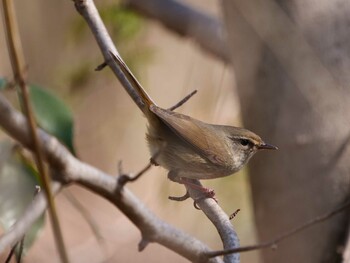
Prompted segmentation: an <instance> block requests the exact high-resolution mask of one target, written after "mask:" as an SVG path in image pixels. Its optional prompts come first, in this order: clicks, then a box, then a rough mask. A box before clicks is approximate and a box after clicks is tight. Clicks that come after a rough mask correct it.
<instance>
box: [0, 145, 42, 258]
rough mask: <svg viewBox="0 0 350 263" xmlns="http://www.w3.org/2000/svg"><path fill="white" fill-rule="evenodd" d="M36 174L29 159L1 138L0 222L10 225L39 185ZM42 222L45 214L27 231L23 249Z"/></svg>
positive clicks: (28, 202) (7, 227) (31, 198)
mask: <svg viewBox="0 0 350 263" xmlns="http://www.w3.org/2000/svg"><path fill="white" fill-rule="evenodd" d="M39 184H40V181H39V176H38V173H37V172H36V171H35V169H34V167H33V166H32V165H31V163H30V162H29V161H27V160H25V159H24V158H23V156H22V155H20V154H19V151H18V150H16V147H15V145H14V143H12V142H10V141H9V140H5V141H2V142H0V192H1V195H0V224H1V226H2V227H3V228H4V229H9V228H10V227H11V226H12V225H13V224H14V223H15V222H16V220H17V219H18V218H19V217H21V216H22V215H23V213H24V211H25V210H26V209H27V207H28V206H29V205H30V203H31V201H32V200H33V198H34V194H35V192H36V185H39ZM43 226H44V214H43V215H42V216H41V217H40V218H39V219H38V220H37V221H36V222H35V223H34V224H33V225H32V227H31V228H30V229H29V231H27V232H26V235H25V239H24V253H25V252H26V251H27V250H28V249H29V248H30V246H31V245H32V244H33V242H34V241H35V239H36V238H37V237H38V235H39V233H40V231H41V229H42V228H43Z"/></svg>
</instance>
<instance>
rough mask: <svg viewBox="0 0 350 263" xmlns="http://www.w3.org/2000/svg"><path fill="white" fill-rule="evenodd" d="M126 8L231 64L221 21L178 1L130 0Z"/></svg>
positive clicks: (127, 0) (127, 1)
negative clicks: (154, 21)
mask: <svg viewBox="0 0 350 263" xmlns="http://www.w3.org/2000/svg"><path fill="white" fill-rule="evenodd" d="M126 5H127V6H128V7H130V8H132V9H134V10H136V11H137V12H139V13H140V14H142V15H145V16H147V17H150V18H152V19H155V20H157V21H159V22H160V23H162V24H163V25H164V26H165V27H167V28H169V29H170V30H172V31H174V32H176V33H178V34H179V35H181V36H187V37H190V38H192V39H193V40H194V41H195V42H196V43H197V44H198V45H199V46H200V47H201V48H203V50H205V51H208V52H209V53H211V54H213V55H215V56H216V57H218V58H220V59H222V60H223V61H225V62H228V63H230V60H229V52H228V47H227V37H226V30H225V28H224V24H223V23H222V22H221V20H219V19H218V18H216V17H212V16H210V15H208V14H205V13H204V12H202V11H199V10H197V9H195V8H193V7H190V6H188V5H186V4H183V3H181V2H179V1H176V0H147V1H144V0H126Z"/></svg>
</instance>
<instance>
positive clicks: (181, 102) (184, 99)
mask: <svg viewBox="0 0 350 263" xmlns="http://www.w3.org/2000/svg"><path fill="white" fill-rule="evenodd" d="M196 93H197V90H194V91H192V92H191V93H190V94H188V95H187V96H186V97H185V98H183V99H182V100H180V101H179V102H178V103H176V104H175V105H174V106H172V107H170V108H168V110H171V111H173V110H175V109H177V108H179V107H181V106H182V105H183V104H184V103H186V102H187V101H188V100H189V99H190V98H192V96H193V95H195V94H196Z"/></svg>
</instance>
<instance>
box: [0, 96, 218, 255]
mask: <svg viewBox="0 0 350 263" xmlns="http://www.w3.org/2000/svg"><path fill="white" fill-rule="evenodd" d="M0 125H1V126H2V127H3V128H4V130H5V131H6V132H7V133H8V134H9V135H11V136H12V137H13V138H14V139H16V140H17V141H19V142H20V143H22V144H23V145H24V146H26V147H27V148H29V149H31V150H33V146H32V143H31V140H30V134H29V132H28V128H27V121H26V119H25V118H24V117H23V115H22V114H21V113H19V112H17V111H16V110H15V109H14V108H12V106H11V105H10V104H9V103H8V102H7V101H6V99H5V98H4V97H3V96H2V95H0ZM39 140H40V141H41V143H42V146H43V151H44V153H45V156H47V158H48V162H49V163H50V165H51V167H52V168H53V169H55V170H56V171H58V173H59V174H60V175H63V176H64V177H63V178H62V176H61V179H64V183H69V182H75V183H78V184H80V185H83V186H85V187H86V188H88V189H90V190H92V191H94V192H96V193H98V194H99V195H100V196H103V197H105V198H106V199H108V200H109V201H110V202H112V203H113V204H115V205H116V206H117V207H118V208H119V209H120V210H121V211H122V212H123V213H124V214H125V215H126V216H127V217H128V218H129V219H130V221H131V222H133V223H134V224H135V226H136V227H137V228H139V229H140V231H141V234H142V237H143V239H144V240H147V241H149V242H156V243H159V244H161V245H163V246H165V247H167V248H169V249H171V250H173V251H174V252H176V253H178V254H180V255H182V256H184V257H186V258H187V259H189V260H191V261H193V262H206V261H207V257H206V253H207V252H208V251H209V248H208V247H207V246H206V245H204V244H203V243H202V242H200V241H199V240H197V239H195V238H193V237H191V236H189V235H188V234H186V233H184V232H182V231H181V230H179V229H176V228H174V227H173V226H171V225H169V224H167V223H165V222H163V221H161V220H160V219H159V218H157V217H156V216H155V215H154V214H153V213H152V212H151V211H150V210H148V208H146V207H145V206H144V204H143V203H142V202H141V201H140V200H139V199H137V197H136V196H134V195H133V194H132V193H131V192H130V191H129V190H128V189H127V188H125V187H124V188H121V187H119V185H118V183H117V182H118V180H117V179H116V178H115V177H114V176H111V175H108V174H105V173H103V172H102V171H100V170H98V169H96V168H94V167H92V166H90V165H88V164H85V163H83V162H81V161H80V160H78V159H76V158H75V157H74V156H73V155H72V154H71V153H70V152H69V151H68V150H67V149H66V148H65V147H64V146H62V145H61V144H60V143H59V142H58V141H57V139H56V138H54V137H52V136H50V135H48V134H47V133H45V132H43V131H41V130H40V131H39ZM59 188H60V185H57V186H56V187H55V189H54V190H55V191H54V192H55V193H57V192H58V190H59ZM45 208H46V201H45V199H44V197H43V195H42V194H41V193H40V194H39V195H38V197H37V198H35V201H34V204H32V205H31V206H30V207H29V208H28V209H27V212H26V213H25V214H24V216H23V217H22V218H21V219H20V220H18V222H17V223H16V224H15V225H14V226H13V227H12V228H11V229H10V230H9V231H8V232H7V233H5V234H4V235H2V236H1V237H0V253H1V252H2V251H3V250H4V249H5V248H6V247H8V246H10V245H13V244H14V243H15V242H16V241H18V240H19V239H20V238H21V237H22V236H23V234H24V233H25V232H26V231H27V230H28V229H29V227H30V226H31V224H32V223H33V222H34V221H35V219H37V218H38V217H39V216H40V215H41V214H42V213H43V211H44V209H45ZM208 262H221V260H220V259H219V258H215V259H210V260H208Z"/></svg>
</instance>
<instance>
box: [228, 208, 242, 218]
mask: <svg viewBox="0 0 350 263" xmlns="http://www.w3.org/2000/svg"><path fill="white" fill-rule="evenodd" d="M239 211H241V209H237V210H236V211H234V212H233V213H232V214H231V215H230V217H229V219H230V220H232V219H233V218H235V217H236V215H237V214H238V213H239Z"/></svg>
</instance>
